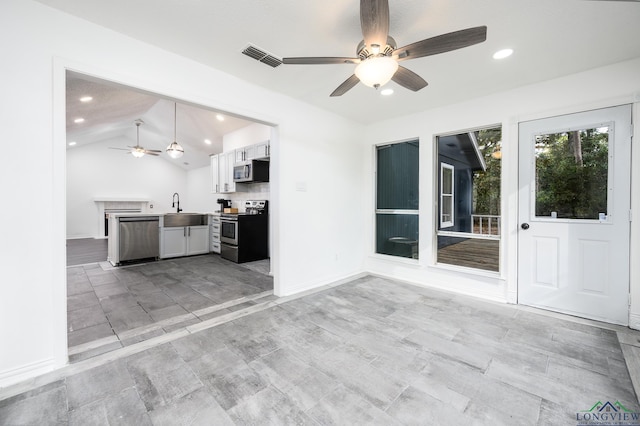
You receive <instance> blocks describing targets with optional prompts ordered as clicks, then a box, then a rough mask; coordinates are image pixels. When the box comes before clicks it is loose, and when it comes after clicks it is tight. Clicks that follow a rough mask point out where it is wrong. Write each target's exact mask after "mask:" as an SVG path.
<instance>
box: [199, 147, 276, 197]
mask: <svg viewBox="0 0 640 426" xmlns="http://www.w3.org/2000/svg"><path fill="white" fill-rule="evenodd" d="M270 155H271V145H270V144H269V141H264V142H260V143H257V144H254V145H249V146H244V147H242V148H238V149H236V150H234V151H229V152H223V153H221V154H217V155H212V156H211V192H212V193H214V194H224V193H228V192H236V183H235V182H234V181H233V166H234V165H235V164H236V163H241V162H243V161H249V160H268V159H269V156H270Z"/></svg>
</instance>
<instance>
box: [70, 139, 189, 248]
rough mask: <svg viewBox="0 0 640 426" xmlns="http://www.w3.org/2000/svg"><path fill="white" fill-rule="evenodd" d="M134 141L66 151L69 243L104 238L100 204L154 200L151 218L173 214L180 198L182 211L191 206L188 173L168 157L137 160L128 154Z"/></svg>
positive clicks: (106, 143) (110, 142)
mask: <svg viewBox="0 0 640 426" xmlns="http://www.w3.org/2000/svg"><path fill="white" fill-rule="evenodd" d="M127 145H131V141H130V140H128V139H127V138H124V137H118V138H113V139H110V140H106V141H103V142H99V143H93V144H89V145H86V146H78V147H72V148H69V149H68V150H67V238H88V237H94V238H95V237H100V236H102V235H100V227H99V218H98V214H99V210H98V205H97V204H96V202H95V199H96V198H101V199H104V198H114V199H115V198H122V199H127V198H137V199H146V200H149V204H150V205H153V209H150V210H148V211H149V212H152V213H167V212H170V211H174V209H173V208H172V207H171V203H172V196H173V194H174V193H175V192H177V193H178V194H179V195H180V207H182V208H183V209H185V211H186V208H185V206H187V205H188V204H189V191H188V190H187V187H188V185H187V172H186V171H185V170H184V169H182V168H180V167H178V166H177V165H175V164H171V163H170V162H169V161H168V160H166V159H164V158H163V157H152V156H148V155H145V156H144V157H142V158H135V157H134V156H132V155H129V154H127V152H126V151H119V150H113V149H109V147H126V146H127Z"/></svg>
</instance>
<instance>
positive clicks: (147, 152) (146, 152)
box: [144, 150, 160, 157]
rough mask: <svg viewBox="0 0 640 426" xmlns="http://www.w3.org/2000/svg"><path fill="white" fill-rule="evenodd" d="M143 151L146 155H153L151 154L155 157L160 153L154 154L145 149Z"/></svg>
mask: <svg viewBox="0 0 640 426" xmlns="http://www.w3.org/2000/svg"><path fill="white" fill-rule="evenodd" d="M144 153H145V154H147V155H153V156H155V157H157V156H158V155H160V154H156V153H155V152H152V151H147V150H145V151H144Z"/></svg>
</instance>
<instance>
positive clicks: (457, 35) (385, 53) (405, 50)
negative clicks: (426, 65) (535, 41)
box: [282, 0, 487, 96]
mask: <svg viewBox="0 0 640 426" xmlns="http://www.w3.org/2000/svg"><path fill="white" fill-rule="evenodd" d="M360 25H361V26H362V36H363V38H364V39H363V40H362V41H361V42H360V43H359V44H358V47H357V49H356V53H357V57H354V58H349V57H301V58H283V59H282V62H283V63H284V64H298V65H317V64H357V65H358V66H357V67H356V70H355V74H353V75H352V76H351V77H349V78H348V79H347V80H345V81H344V82H343V83H342V84H341V85H340V86H338V88H337V89H336V90H334V91H333V93H331V96H341V95H343V94H345V93H346V92H347V91H349V90H350V89H351V88H353V87H354V86H355V85H356V84H358V82H362V83H363V84H365V85H367V86H370V87H375V88H376V89H377V88H378V87H380V86H382V85H384V84H386V83H387V82H388V81H389V80H393V81H394V82H396V83H397V84H399V85H400V86H402V87H405V88H407V89H409V90H413V91H414V92H417V91H418V90H420V89H422V88H424V87H426V86H427V82H426V81H425V80H424V79H423V78H422V77H420V76H419V75H418V74H416V73H414V72H413V71H411V70H409V69H407V68H405V67H403V66H401V65H399V62H402V61H406V60H409V59H416V58H421V57H424V56H431V55H436V54H438V53H445V52H450V51H452V50H456V49H461V48H463V47H468V46H472V45H474V44H478V43H482V42H483V41H485V40H486V39H487V27H486V26H480V27H473V28H467V29H464V30H460V31H454V32H451V33H447V34H442V35H439V36H436V37H431V38H427V39H425V40H422V41H418V42H415V43H411V44H408V45H406V46H403V47H399V48H398V47H397V45H396V41H395V40H394V39H393V38H392V37H391V36H389V2H388V0H360Z"/></svg>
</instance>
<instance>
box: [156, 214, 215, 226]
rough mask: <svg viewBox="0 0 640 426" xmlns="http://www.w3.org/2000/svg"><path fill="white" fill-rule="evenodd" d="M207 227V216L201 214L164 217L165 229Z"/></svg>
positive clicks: (167, 215)
mask: <svg viewBox="0 0 640 426" xmlns="http://www.w3.org/2000/svg"><path fill="white" fill-rule="evenodd" d="M199 225H207V215H206V214H200V213H167V214H165V215H164V226H165V228H175V227H182V226H199Z"/></svg>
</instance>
